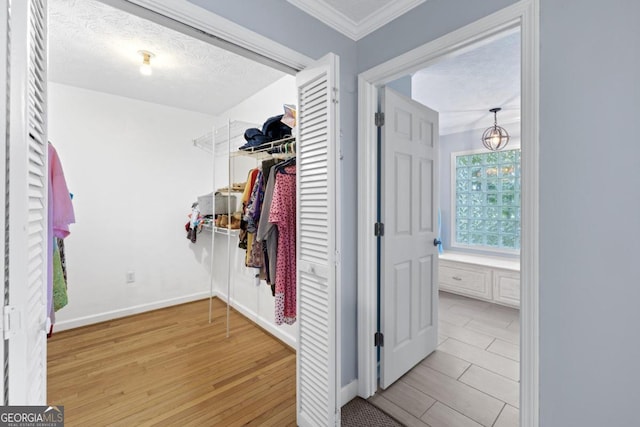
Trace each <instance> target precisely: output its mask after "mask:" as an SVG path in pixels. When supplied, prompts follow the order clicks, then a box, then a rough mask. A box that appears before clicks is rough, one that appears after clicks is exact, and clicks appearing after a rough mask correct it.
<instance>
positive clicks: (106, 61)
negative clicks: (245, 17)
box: [49, 0, 284, 115]
mask: <svg viewBox="0 0 640 427" xmlns="http://www.w3.org/2000/svg"><path fill="white" fill-rule="evenodd" d="M139 50H148V51H151V52H153V53H154V54H155V55H156V57H155V58H153V59H152V60H151V65H152V68H153V75H151V76H148V77H146V76H143V75H141V74H140V72H139V66H140V64H141V63H142V58H141V57H140V56H139V55H138V54H137V52H138V51H139ZM283 75H284V74H283V73H282V72H280V71H277V70H274V69H272V68H269V67H267V66H264V65H262V64H258V63H256V62H253V61H251V60H249V59H246V58H244V57H241V56H239V55H236V54H234V53H231V52H228V51H226V50H223V49H220V48H218V47H215V46H212V45H210V44H207V43H205V42H202V41H199V40H196V39H194V38H192V37H189V36H186V35H184V34H181V33H178V32H176V31H173V30H170V29H167V28H165V27H163V26H161V25H158V24H155V23H153V22H150V21H147V20H145V19H142V18H139V17H137V16H133V15H131V14H128V13H125V12H122V11H120V10H118V9H114V8H112V7H110V6H107V5H105V4H103V3H100V2H98V1H94V0H50V1H49V79H50V80H51V81H54V82H58V83H64V84H68V85H73V86H78V87H82V88H86V89H92V90H96V91H101V92H107V93H112V94H115V95H121V96H126V97H130V98H136V99H140V100H144V101H149V102H154V103H158V104H165V105H170V106H173V107H177V108H183V109H187V110H192V111H198V112H202V113H207V114H212V115H218V114H220V113H222V112H224V111H225V110H227V109H229V108H230V107H233V106H235V105H237V104H238V103H240V102H241V101H243V100H244V99H246V98H248V97H249V96H251V95H252V94H253V93H255V92H256V91H258V90H260V89H262V88H264V87H266V86H267V85H269V84H271V83H273V82H275V81H276V80H278V79H279V78H281V77H282V76H283Z"/></svg>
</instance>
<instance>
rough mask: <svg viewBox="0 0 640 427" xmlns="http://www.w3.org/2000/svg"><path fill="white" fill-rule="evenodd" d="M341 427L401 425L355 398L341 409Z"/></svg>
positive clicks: (365, 402)
mask: <svg viewBox="0 0 640 427" xmlns="http://www.w3.org/2000/svg"><path fill="white" fill-rule="evenodd" d="M341 425H342V426H343V427H363V426H367V427H395V426H399V427H402V424H400V423H399V422H397V421H396V420H394V419H393V418H391V417H390V416H389V415H387V414H386V413H384V412H382V411H381V410H380V409H378V408H376V407H375V406H373V405H372V404H371V403H369V402H367V401H366V400H364V399H362V398H360V397H356V398H355V399H353V400H352V401H350V402H349V403H347V404H346V405H344V406H343V407H342V410H341Z"/></svg>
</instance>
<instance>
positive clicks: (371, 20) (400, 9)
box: [287, 0, 426, 41]
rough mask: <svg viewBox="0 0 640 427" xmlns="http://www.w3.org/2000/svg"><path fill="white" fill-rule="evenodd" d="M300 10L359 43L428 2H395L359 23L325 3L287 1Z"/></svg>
mask: <svg viewBox="0 0 640 427" xmlns="http://www.w3.org/2000/svg"><path fill="white" fill-rule="evenodd" d="M287 1H288V2H289V3H291V4H292V5H294V6H296V7H297V8H298V9H301V10H302V11H304V12H306V13H307V14H309V15H311V16H313V17H314V18H317V19H318V20H320V21H322V22H324V23H325V24H326V25H328V26H329V27H331V28H333V29H334V30H336V31H338V32H340V33H342V34H344V35H345V36H347V37H349V38H350V39H352V40H354V41H358V40H360V39H361V38H363V37H365V36H366V35H368V34H370V33H372V32H374V31H375V30H377V29H378V28H380V27H382V26H384V25H385V24H387V23H389V22H391V21H393V20H394V19H396V18H397V17H399V16H401V15H403V14H405V13H406V12H408V11H409V10H411V9H413V8H414V7H416V6H418V5H419V4H421V3H424V2H425V1H426V0H394V1H392V2H391V3H390V4H389V5H387V6H384V7H383V8H381V9H379V10H377V11H374V12H372V13H371V14H369V15H368V16H367V17H366V18H364V19H362V20H360V21H359V22H356V21H354V20H353V19H351V18H349V17H348V16H346V15H344V14H343V13H341V12H339V11H337V10H336V9H334V8H333V7H331V6H330V5H328V4H327V3H325V2H324V1H318V0H287Z"/></svg>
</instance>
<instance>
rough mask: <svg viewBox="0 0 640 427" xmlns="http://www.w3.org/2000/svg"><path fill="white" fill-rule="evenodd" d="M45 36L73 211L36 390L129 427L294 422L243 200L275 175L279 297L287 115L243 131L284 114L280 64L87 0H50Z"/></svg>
mask: <svg viewBox="0 0 640 427" xmlns="http://www.w3.org/2000/svg"><path fill="white" fill-rule="evenodd" d="M49 46H50V54H49V56H50V60H49V76H48V77H49V78H48V104H49V123H48V125H49V126H48V127H49V140H50V141H51V142H52V143H53V144H54V146H55V148H56V150H57V153H58V155H59V158H60V163H61V165H62V168H63V169H64V176H65V178H66V183H67V185H68V188H69V192H70V193H72V194H73V201H72V203H73V209H74V212H75V223H74V224H71V225H70V226H69V228H70V235H69V236H68V237H67V238H66V239H65V258H66V269H67V277H66V289H67V294H68V303H67V304H66V306H64V307H62V308H60V310H58V311H57V312H56V313H55V320H54V325H53V335H52V337H51V338H50V339H49V341H48V348H49V354H48V355H49V361H48V362H49V363H48V374H49V376H48V378H49V380H48V398H49V402H50V403H57V404H61V405H65V407H66V416H67V418H66V419H67V421H68V422H70V423H71V424H74V422H75V424H80V425H82V424H84V425H86V424H87V423H89V418H87V417H89V416H90V415H89V411H87V410H85V409H83V408H91V411H90V412H92V413H96V412H97V413H99V414H100V417H101V418H100V419H103V420H107V419H111V420H112V421H113V422H122V423H125V424H129V425H135V424H139V423H141V422H145V421H153V420H155V421H156V422H160V423H169V424H173V425H176V424H175V422H176V420H177V419H178V418H180V419H182V420H184V419H183V418H182V417H184V416H185V414H187V413H189V414H192V416H193V420H201V422H202V425H212V424H211V422H212V420H213V421H215V422H214V424H216V423H220V424H216V425H230V424H234V423H240V424H242V423H245V422H248V421H251V420H262V421H264V422H269V421H270V422H275V423H276V424H278V425H288V424H291V423H295V407H296V401H295V395H296V362H295V360H296V354H295V346H296V338H297V327H298V325H297V323H296V322H295V307H296V304H295V294H294V295H293V296H291V295H289V294H287V297H286V298H287V299H284V300H283V299H282V298H284V295H279V294H278V292H276V283H275V271H271V272H270V276H271V277H272V279H269V276H266V275H265V274H269V272H265V271H264V263H265V262H264V261H261V262H262V264H260V263H256V262H257V261H252V262H248V256H247V252H248V253H249V255H250V256H251V255H252V249H254V252H255V251H256V250H257V249H258V244H254V242H255V240H254V239H255V236H256V234H257V231H258V230H257V228H258V223H257V222H256V223H255V224H250V226H249V229H248V230H247V227H246V220H249V219H250V218H251V220H253V219H255V210H256V209H258V210H259V209H260V206H259V205H260V204H261V203H262V199H260V200H259V201H258V200H255V201H254V199H253V198H251V191H249V192H248V193H249V194H248V196H249V199H248V200H247V199H245V200H244V203H245V206H243V194H244V195H245V196H246V193H247V191H245V188H246V186H247V185H251V186H252V188H253V184H255V185H256V186H258V185H259V187H260V192H261V195H262V193H264V191H265V190H266V189H267V188H266V187H267V185H268V180H267V178H268V176H264V179H263V175H267V174H268V170H265V167H267V166H265V165H268V167H274V168H276V167H277V168H278V169H279V170H280V171H281V173H284V174H287V178H288V179H289V183H291V184H292V185H293V187H289V188H286V190H287V191H289V194H283V195H282V196H281V197H283V200H285V199H287V197H288V196H290V195H293V197H294V198H293V205H292V206H293V207H294V211H293V213H292V215H293V216H292V217H291V216H289V217H288V220H289V221H290V222H289V224H288V225H287V227H290V229H291V233H293V234H292V236H293V240H292V242H293V243H292V244H293V258H292V259H284V258H283V260H284V261H289V262H293V265H290V266H289V268H292V269H293V270H292V271H291V274H292V275H293V276H292V277H293V288H292V289H293V291H294V292H295V273H296V272H295V236H296V229H295V225H296V216H295V184H296V176H295V161H296V154H295V153H296V151H295V138H294V137H292V135H293V134H294V132H293V131H292V127H294V126H295V124H294V123H293V122H289V126H288V129H289V132H288V133H287V134H286V135H285V134H279V135H278V136H277V137H276V136H273V137H270V138H268V142H269V145H268V147H267V146H265V145H262V146H258V145H260V144H255V143H254V144H253V145H252V144H249V143H250V142H251V137H250V135H248V134H247V131H248V130H250V129H255V130H259V131H262V130H263V125H264V124H265V122H266V121H267V119H270V118H273V117H276V116H280V118H279V119H278V122H280V119H283V120H285V119H286V118H287V117H289V118H290V119H292V120H295V108H296V102H297V101H296V81H295V76H294V75H292V72H289V73H286V72H283V71H282V70H276V69H274V68H273V67H271V66H269V65H265V64H261V63H259V62H256V61H254V60H251V59H247V58H245V57H242V56H239V55H237V54H235V53H231V52H229V51H226V50H224V49H222V48H220V47H217V46H213V45H211V44H210V43H206V42H204V41H201V40H196V39H195V38H193V37H190V36H188V35H185V34H181V33H179V32H176V31H174V30H171V29H168V28H165V27H163V26H161V25H159V24H157V23H155V22H151V21H149V20H147V19H145V18H143V17H140V16H136V15H134V14H131V13H129V11H124V10H120V9H117V8H114V7H112V6H108V5H106V4H104V3H102V2H99V1H94V0H87V1H82V2H79V1H73V0H50V1H49ZM141 67H142V68H141ZM249 134H250V132H249ZM254 136H255V134H254ZM265 142H266V140H265ZM246 144H249V145H250V147H247V148H246V149H244V150H240V147H241V146H243V145H246ZM281 162H284V164H285V166H281V167H278V166H277V164H278V163H281ZM274 165H275V166H274ZM252 170H256V171H257V172H256V173H254V174H251V173H250V171H252ZM258 172H259V177H258V179H259V180H260V181H259V182H258V181H256V180H255V177H256V176H257V175H258ZM252 178H253V180H252ZM256 188H257V187H256ZM284 190H285V188H284V187H283V189H281V190H280V191H284ZM291 191H292V193H291ZM277 197H280V196H277ZM249 202H251V206H249ZM221 203H223V204H224V206H223V205H222V204H221ZM255 204H258V206H256V205H255ZM250 208H251V209H253V210H252V211H251V212H253V214H252V215H253V216H251V215H249V209H250ZM274 218H275V216H274ZM268 220H269V212H268V211H267V212H266V216H265V214H264V212H263V217H262V218H261V221H266V222H268ZM274 221H275V219H274ZM291 221H292V222H291ZM241 223H242V226H241ZM247 235H249V236H250V238H249V239H250V241H247ZM243 237H244V239H245V240H244V242H243V239H242V238H243ZM276 239H277V236H276ZM243 245H244V246H243ZM247 245H248V246H247ZM259 247H260V248H262V242H259ZM247 248H248V249H247ZM265 248H266V246H265ZM283 265H284V264H283ZM261 267H262V268H261ZM274 268H275V267H274ZM278 268H279V269H280V268H285V267H281V266H280V264H278ZM271 285H273V286H271ZM289 290H290V289H289ZM289 290H288V291H287V292H289ZM292 297H293V300H291V298H292ZM278 301H280V302H283V301H284V303H285V305H286V307H288V308H291V307H293V309H294V312H293V317H291V313H290V312H287V313H286V317H285V318H284V319H282V318H280V319H278V313H279V312H278V310H277V306H278V303H277V302H278ZM280 313H281V314H282V311H281V312H280ZM128 316H132V317H128ZM169 390H172V391H175V392H176V393H175V394H174V393H173V392H172V393H169V392H168V391H169ZM246 399H249V400H252V401H255V402H256V403H255V404H254V405H252V406H249V407H247V410H246V412H244V413H237V412H234V411H235V409H233V408H237V407H238V406H237V405H238V404H240V403H241V402H242V401H245V400H246ZM159 407H164V408H169V407H170V410H164V409H163V410H162V411H158V408H159ZM111 417H115V418H111ZM71 424H70V425H71Z"/></svg>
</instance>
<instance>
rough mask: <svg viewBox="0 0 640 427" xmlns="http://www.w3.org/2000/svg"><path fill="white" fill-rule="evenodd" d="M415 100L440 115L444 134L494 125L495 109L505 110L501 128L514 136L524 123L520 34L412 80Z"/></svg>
mask: <svg viewBox="0 0 640 427" xmlns="http://www.w3.org/2000/svg"><path fill="white" fill-rule="evenodd" d="M412 95H413V98H414V99H415V100H416V101H418V102H420V103H422V104H424V105H427V106H429V107H431V108H433V109H434V110H436V111H438V112H439V113H440V134H442V135H446V134H450V133H455V132H463V131H466V130H471V129H482V128H487V127H489V126H491V125H493V113H490V112H489V109H491V108H494V107H501V108H502V111H500V112H499V113H498V124H499V125H501V126H503V127H505V128H506V129H507V131H508V132H509V133H513V131H514V129H513V127H515V125H516V124H518V123H519V122H520V32H519V31H511V32H510V33H506V34H505V35H503V36H502V37H500V38H498V39H497V40H496V39H494V40H492V41H490V42H485V43H484V44H480V45H479V46H477V47H474V48H472V49H471V50H468V51H466V52H464V53H461V54H459V55H456V56H453V57H450V58H447V59H444V60H443V61H440V62H437V63H435V64H433V65H431V66H429V67H427V68H425V69H424V70H421V71H418V72H417V73H415V74H414V75H413V78H412ZM509 123H511V124H513V126H512V128H511V129H510V128H509V127H508V126H506V124H509ZM518 130H519V126H518Z"/></svg>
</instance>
